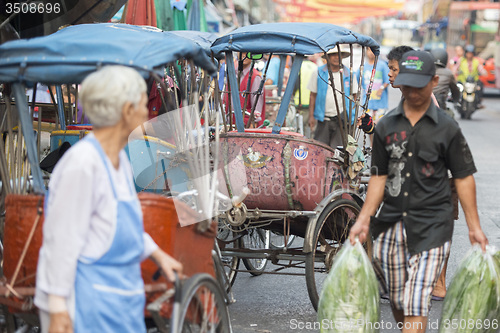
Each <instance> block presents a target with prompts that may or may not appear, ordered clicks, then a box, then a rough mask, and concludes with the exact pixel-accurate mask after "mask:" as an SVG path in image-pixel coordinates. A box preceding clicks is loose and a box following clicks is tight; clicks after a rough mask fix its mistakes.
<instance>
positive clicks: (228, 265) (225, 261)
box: [215, 222, 240, 291]
mask: <svg viewBox="0 0 500 333" xmlns="http://www.w3.org/2000/svg"><path fill="white" fill-rule="evenodd" d="M216 242H217V244H216V245H215V246H218V247H219V249H218V250H219V251H217V249H216V252H218V253H219V255H220V250H224V248H226V247H228V248H234V249H237V248H239V247H240V239H239V238H238V235H237V234H236V233H235V232H233V231H231V230H230V229H229V228H227V227H226V226H225V225H224V224H223V223H222V222H219V228H218V231H217V239H216ZM220 263H222V266H223V270H222V269H221V270H220V271H221V273H222V272H224V274H225V275H226V276H225V277H221V278H222V279H223V281H222V284H221V286H224V289H225V290H226V291H229V290H230V287H231V286H232V285H233V283H234V280H235V279H236V274H237V273H238V268H239V267H240V258H238V257H236V256H222V255H220ZM220 263H219V264H220ZM216 267H218V266H217V265H216ZM219 268H220V267H219Z"/></svg>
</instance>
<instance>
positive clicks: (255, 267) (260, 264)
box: [241, 228, 270, 276]
mask: <svg viewBox="0 0 500 333" xmlns="http://www.w3.org/2000/svg"><path fill="white" fill-rule="evenodd" d="M247 232H248V233H247V234H246V235H245V236H243V237H241V247H242V248H244V249H250V250H262V249H269V246H270V238H269V237H270V233H269V231H266V230H263V229H257V228H250V229H247ZM242 261H243V264H244V265H245V267H246V269H248V270H249V273H250V274H252V275H254V276H257V275H261V274H262V273H263V272H264V269H265V268H266V265H267V259H249V258H243V259H242Z"/></svg>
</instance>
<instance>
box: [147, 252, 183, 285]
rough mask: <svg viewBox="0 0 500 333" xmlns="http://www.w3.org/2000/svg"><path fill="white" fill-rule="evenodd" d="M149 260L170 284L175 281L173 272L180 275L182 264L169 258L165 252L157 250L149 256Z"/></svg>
mask: <svg viewBox="0 0 500 333" xmlns="http://www.w3.org/2000/svg"><path fill="white" fill-rule="evenodd" d="M151 259H152V260H153V261H154V262H155V263H156V264H157V265H158V267H160V268H161V270H162V272H163V274H164V275H165V276H166V277H167V279H168V280H169V281H170V282H174V281H175V275H174V271H175V272H177V274H178V275H179V276H180V275H182V264H181V263H180V262H178V261H177V260H175V259H174V258H172V257H171V256H169V255H168V254H167V253H166V252H165V251H163V250H161V249H159V248H158V249H157V250H156V251H154V252H153V254H151Z"/></svg>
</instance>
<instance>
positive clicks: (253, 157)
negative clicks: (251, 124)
mask: <svg viewBox="0 0 500 333" xmlns="http://www.w3.org/2000/svg"><path fill="white" fill-rule="evenodd" d="M237 158H238V159H239V160H241V161H243V164H244V165H245V166H246V167H248V168H254V169H260V168H262V167H264V166H265V165H266V163H267V162H269V161H270V160H271V159H272V158H273V157H272V156H266V155H262V154H261V153H259V152H258V151H255V152H254V151H253V150H252V148H248V154H246V155H238V156H237Z"/></svg>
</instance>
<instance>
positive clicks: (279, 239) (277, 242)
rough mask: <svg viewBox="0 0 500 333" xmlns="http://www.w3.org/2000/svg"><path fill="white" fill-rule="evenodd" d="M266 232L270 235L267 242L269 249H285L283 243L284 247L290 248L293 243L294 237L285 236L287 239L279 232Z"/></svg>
mask: <svg viewBox="0 0 500 333" xmlns="http://www.w3.org/2000/svg"><path fill="white" fill-rule="evenodd" d="M268 232H269V233H270V234H269V242H270V245H271V249H283V248H284V247H285V242H286V247H290V245H292V243H293V241H294V240H295V235H287V237H286V238H285V235H283V234H282V233H280V232H275V231H268Z"/></svg>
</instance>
